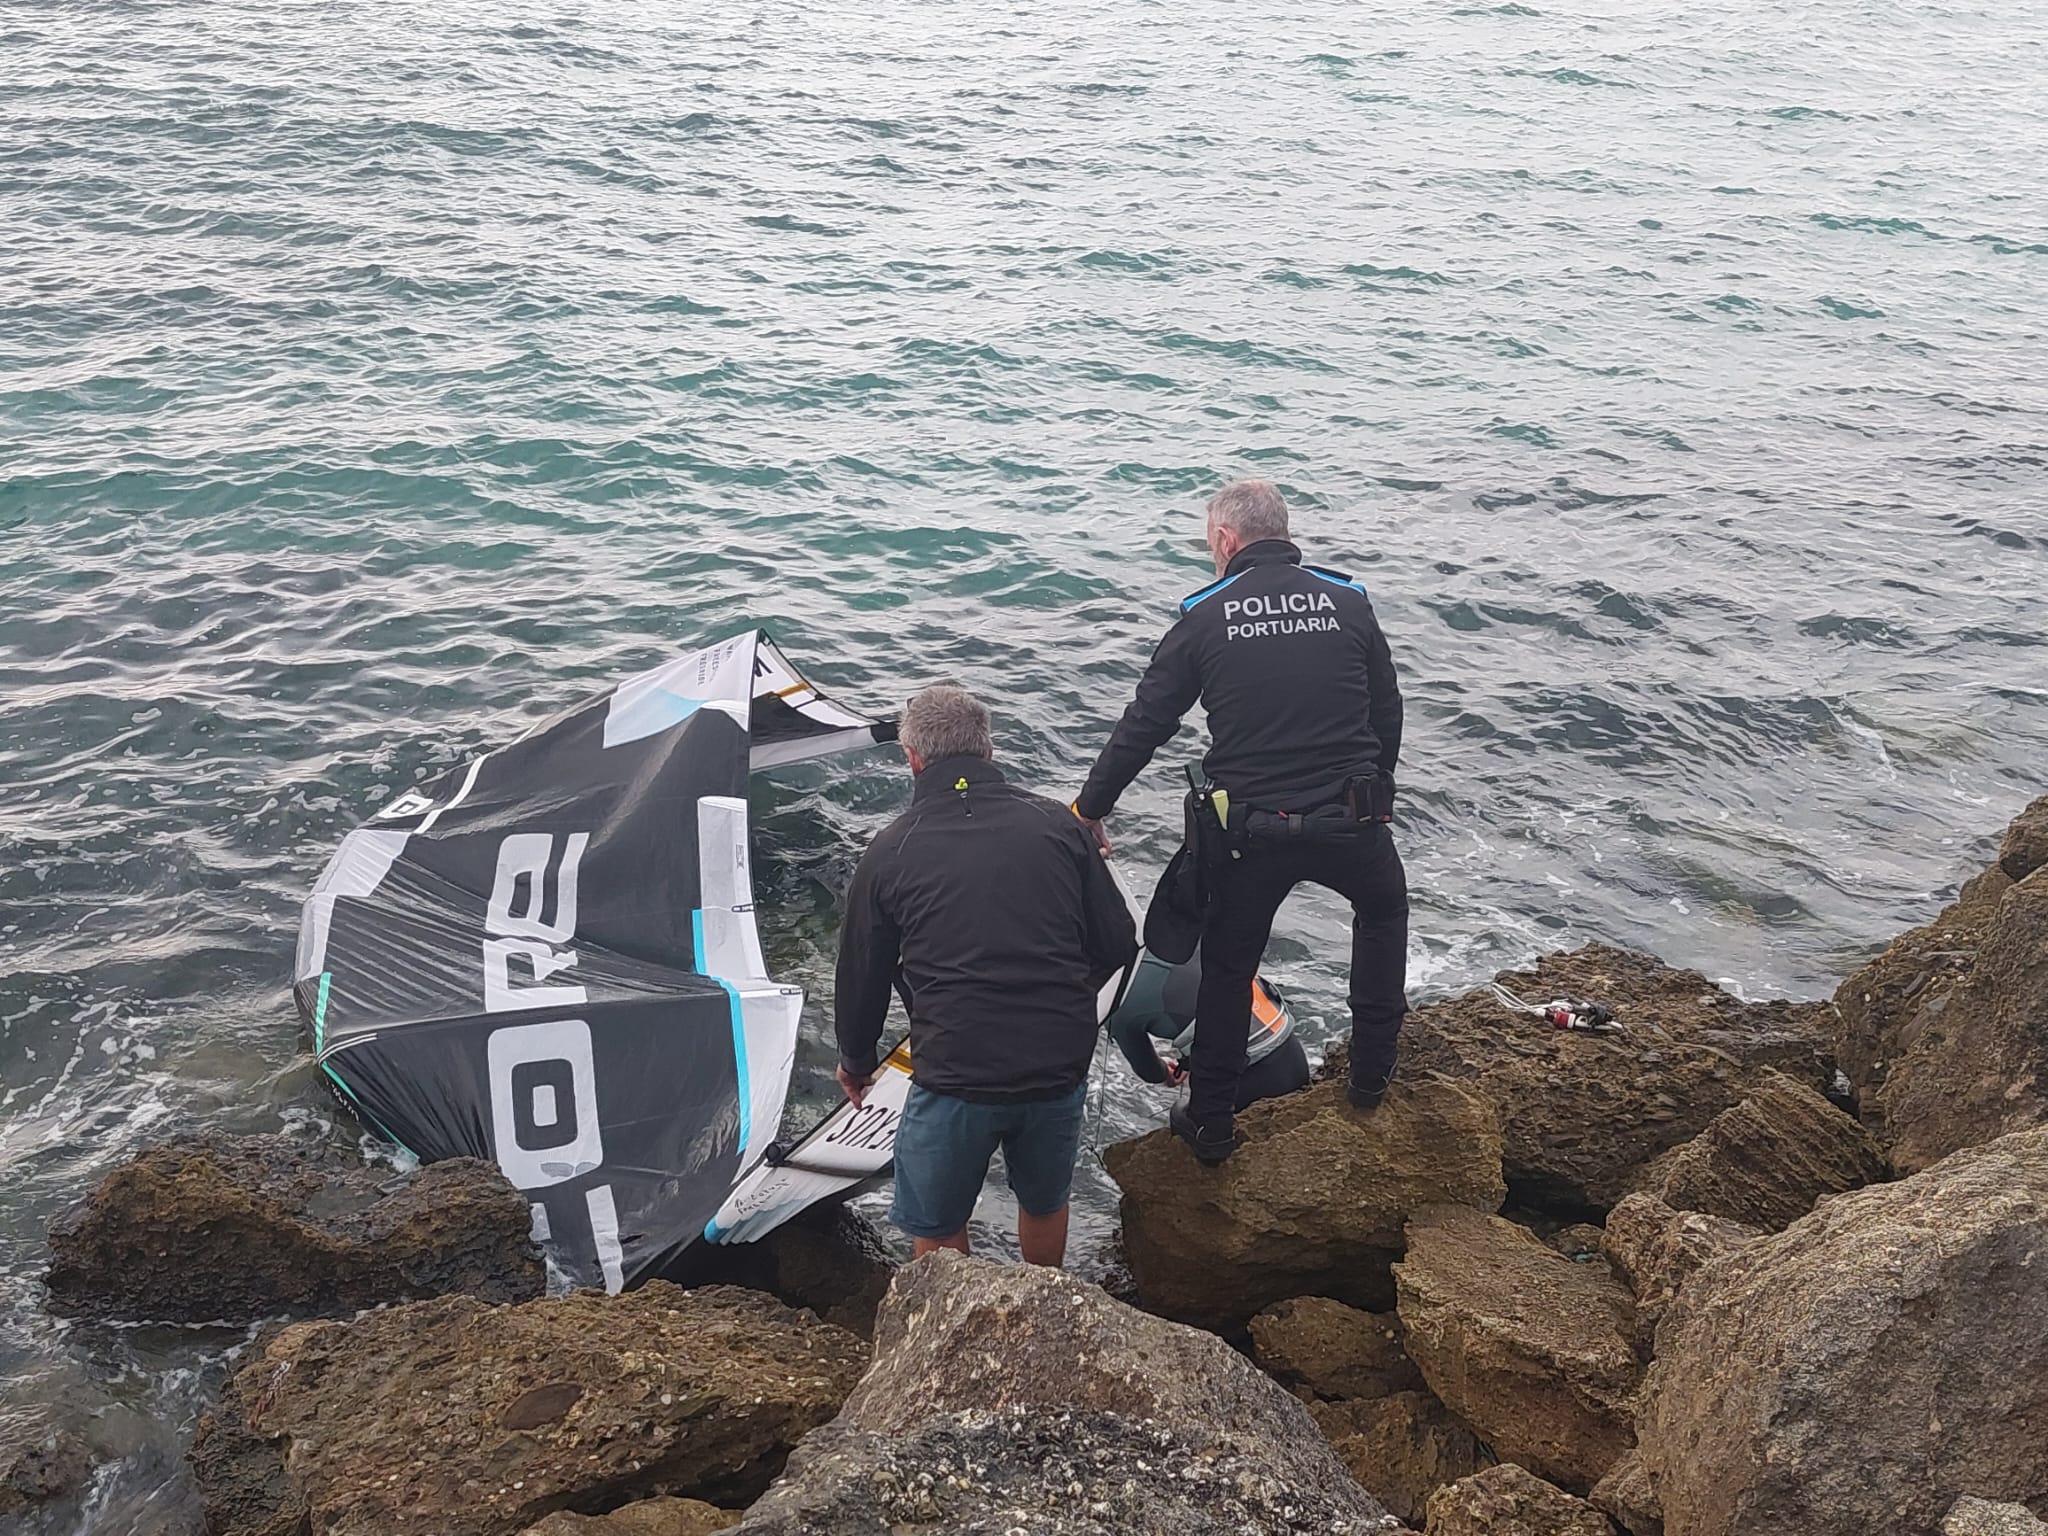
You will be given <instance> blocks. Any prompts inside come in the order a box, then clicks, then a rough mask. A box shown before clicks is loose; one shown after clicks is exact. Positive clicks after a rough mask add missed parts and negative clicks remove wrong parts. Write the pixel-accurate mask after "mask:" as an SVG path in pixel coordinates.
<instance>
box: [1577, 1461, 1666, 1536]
mask: <svg viewBox="0 0 2048 1536" xmlns="http://www.w3.org/2000/svg"><path fill="white" fill-rule="evenodd" d="M1586 1502H1587V1503H1589V1504H1591V1505H1592V1506H1593V1507H1594V1508H1595V1509H1597V1510H1599V1511H1600V1513H1601V1514H1603V1515H1605V1516H1607V1518H1608V1519H1610V1520H1612V1521H1613V1522H1614V1523H1615V1524H1616V1525H1618V1526H1620V1527H1621V1528H1622V1529H1623V1530H1624V1531H1627V1532H1628V1536H1664V1503H1663V1500H1661V1499H1660V1498H1658V1496H1657V1483H1656V1479H1654V1478H1653V1477H1651V1476H1650V1468H1649V1466H1648V1464H1647V1463H1646V1462H1645V1461H1644V1460H1643V1453H1642V1452H1641V1451H1640V1450H1634V1451H1630V1452H1629V1453H1628V1454H1627V1455H1626V1456H1624V1457H1622V1458H1621V1460H1619V1461H1617V1462H1616V1463H1615V1464H1614V1465H1613V1466H1612V1467H1610V1468H1608V1470H1607V1475H1606V1476H1605V1477H1603V1478H1601V1479H1600V1481H1599V1482H1598V1483H1596V1484H1594V1485H1593V1491H1592V1492H1591V1493H1589V1494H1587V1495H1586Z"/></svg>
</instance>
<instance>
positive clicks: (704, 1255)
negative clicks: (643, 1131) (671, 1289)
mask: <svg viewBox="0 0 2048 1536" xmlns="http://www.w3.org/2000/svg"><path fill="white" fill-rule="evenodd" d="M896 1269H897V1259H896V1256H895V1254H894V1253H892V1252H891V1251H890V1248H889V1243H888V1239H887V1238H885V1237H884V1236H883V1235H882V1233H881V1231H880V1230H879V1229H878V1228H877V1227H876V1226H875V1224H874V1223H873V1222H871V1221H869V1220H868V1219H867V1218H866V1217H865V1216H862V1215H861V1214H860V1213H859V1212H857V1211H852V1210H849V1209H847V1208H846V1207H845V1206H843V1205H823V1206H815V1205H814V1206H812V1207H811V1208H810V1209H809V1210H807V1211H804V1212H802V1213H801V1214H799V1215H798V1216H796V1217H795V1218H794V1219H793V1220H791V1221H788V1222H785V1223H784V1224H783V1225H782V1226H779V1227H777V1228H776V1229H775V1230H774V1231H773V1232H770V1233H769V1234H768V1235H767V1236H766V1237H764V1238H762V1239H761V1240H760V1241H759V1242H754V1243H727V1244H718V1243H697V1244H695V1245H693V1246H692V1247H690V1248H688V1249H686V1250H684V1252H683V1255H682V1257H681V1258H680V1259H679V1260H678V1261H677V1262H676V1264H675V1265H674V1266H673V1267H672V1268H671V1269H670V1270H669V1271H668V1272H666V1273H665V1274H664V1276H663V1278H664V1279H668V1280H673V1281H675V1282H676V1283H677V1284H678V1285H744V1286H747V1287H749V1288H751V1289H753V1290H757V1291H767V1292H768V1293H769V1294H771V1295H773V1296H776V1297H778V1298H780V1299H781V1300H782V1301H785V1302H787V1303H788V1304H789V1305H790V1306H792V1307H809V1308H810V1309H811V1310H812V1311H813V1312H815V1313H817V1314H818V1316H820V1317H822V1318H823V1319H825V1321H826V1322H828V1323H837V1324H838V1325H839V1326H840V1327H842V1328H846V1329H850V1330H851V1331H852V1332H854V1333H857V1334H859V1335H860V1336H861V1337H862V1338H864V1339H865V1338H868V1337H870V1336H871V1335H872V1334H873V1333H874V1331H875V1308H877V1307H879V1306H880V1305H881V1304H882V1296H883V1294H884V1293H885V1292H886V1291H887V1290H888V1289H889V1282H890V1281H891V1280H892V1279H894V1278H895V1275H896Z"/></svg>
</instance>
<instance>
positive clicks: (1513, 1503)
mask: <svg viewBox="0 0 2048 1536" xmlns="http://www.w3.org/2000/svg"><path fill="white" fill-rule="evenodd" d="M1428 1532H1429V1536H1614V1527H1613V1526H1611V1525H1609V1524H1608V1523H1607V1519H1606V1517H1605V1516H1603V1515H1602V1514H1601V1513H1600V1511H1599V1510H1597V1509H1595V1508H1593V1506H1592V1505H1590V1504H1588V1503H1587V1502H1586V1501H1585V1500H1584V1499H1575V1498H1573V1497H1572V1496H1571V1495H1570V1494H1568V1493H1566V1492H1565V1491H1564V1490H1563V1489H1562V1488H1553V1487H1551V1485H1550V1484H1548V1483H1546V1482H1544V1481H1543V1480H1542V1479H1541V1478H1539V1477H1532V1476H1530V1475H1529V1473H1527V1472H1526V1471H1524V1470H1523V1469H1522V1468H1520V1467H1517V1466H1513V1465H1510V1464H1508V1463H1505V1462H1503V1463H1502V1464H1501V1465H1499V1466H1497V1467H1488V1468H1487V1469H1486V1470H1485V1471H1484V1472H1480V1473H1476V1474H1475V1475H1473V1476H1471V1477H1468V1478H1466V1479H1465V1480H1464V1481H1463V1482H1458V1483H1453V1484H1452V1485H1451V1486H1450V1487H1448V1488H1445V1489H1442V1490H1440V1491H1439V1492H1437V1493H1434V1494H1432V1495H1430V1500H1429V1526H1428Z"/></svg>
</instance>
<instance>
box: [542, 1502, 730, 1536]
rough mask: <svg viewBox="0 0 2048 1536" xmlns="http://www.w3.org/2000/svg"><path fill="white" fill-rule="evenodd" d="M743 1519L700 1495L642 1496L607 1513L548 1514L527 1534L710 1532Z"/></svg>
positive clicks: (703, 1535)
mask: <svg viewBox="0 0 2048 1536" xmlns="http://www.w3.org/2000/svg"><path fill="white" fill-rule="evenodd" d="M739 1523H740V1515H739V1512H738V1511H735V1510H729V1509H720V1508H719V1507H718V1506H717V1505H716V1504H706V1503H705V1502H704V1501H703V1500H701V1499H642V1500H640V1501H639V1502H638V1503H636V1504H627V1505H624V1506H622V1507H621V1508H619V1509H615V1510H613V1511H612V1512H611V1513H610V1514H608V1515H575V1514H571V1513H569V1512H568V1511H567V1510H561V1511H558V1512H557V1513H555V1514H552V1515H549V1516H548V1517H547V1519H545V1520H543V1521H541V1523H540V1524H539V1525H536V1526H534V1527H533V1528H532V1529H531V1530H529V1531H528V1532H527V1533H526V1536H711V1533H712V1532H713V1531H723V1530H728V1529H730V1528H731V1527H733V1526H735V1525H738V1524H739Z"/></svg>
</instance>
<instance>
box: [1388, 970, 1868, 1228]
mask: <svg viewBox="0 0 2048 1536" xmlns="http://www.w3.org/2000/svg"><path fill="white" fill-rule="evenodd" d="M1499 979H1500V981H1501V982H1502V983H1503V984H1504V985H1505V986H1507V987H1508V988H1509V990H1511V991H1513V992H1515V993H1517V994H1519V995H1521V996H1522V997H1524V998H1527V999H1530V1000H1532V1001H1536V1002H1543V1001H1547V1000H1549V999H1550V998H1553V997H1558V996H1577V997H1585V998H1589V999H1591V1000H1592V1001H1595V1002H1599V1003H1604V1004H1606V1005H1607V1006H1609V1007H1611V1008H1613V1009H1614V1010H1615V1012H1616V1014H1617V1015H1618V1017H1619V1019H1620V1022H1621V1023H1622V1025H1623V1027H1624V1028H1625V1029H1626V1030H1627V1033H1626V1034H1623V1035H1587V1034H1578V1033H1571V1032H1565V1031H1559V1030H1554V1029H1552V1028H1550V1026H1549V1025H1547V1024H1546V1023H1544V1022H1543V1021H1542V1020H1540V1019H1533V1018H1529V1017H1527V1016H1526V1015H1522V1014H1516V1013H1512V1012H1509V1011H1508V1010H1507V1009H1506V1008H1504V1007H1502V1006H1501V1004H1500V1002H1499V1001H1498V1000H1497V999H1496V998H1495V997H1494V996H1493V995H1492V994H1491V993H1490V992H1487V991H1484V990H1480V991H1476V992H1468V993H1466V994H1465V995H1463V996H1462V997H1457V998H1453V999H1451V1000H1449V1001H1448V1002H1443V1003H1434V1004H1431V1005H1430V1006H1428V1007H1426V1008H1421V1009H1418V1010H1416V1012H1415V1013H1413V1014H1412V1015H1410V1017H1409V1019H1408V1022H1407V1025H1406V1026H1405V1028H1404V1029H1403V1031H1402V1035H1401V1071H1402V1072H1403V1073H1417V1072H1425V1071H1434V1072H1439V1073H1443V1074H1445V1075H1446V1076H1449V1077H1451V1078H1454V1079H1456V1080H1458V1081H1460V1082H1463V1083H1466V1084H1468V1085H1470V1086H1471V1087H1473V1088H1474V1089H1475V1090H1476V1091H1477V1092H1479V1093H1480V1094H1481V1095H1482V1096H1483V1097H1484V1098H1486V1100H1487V1101H1488V1102H1489V1103H1491V1104H1492V1105H1493V1106H1494V1109H1495V1110H1496V1112H1497V1113H1498V1115H1499V1118H1500V1129H1501V1145H1502V1155H1503V1157H1504V1159H1505V1166H1506V1174H1507V1182H1508V1190H1509V1193H1510V1195H1511V1197H1512V1198H1513V1199H1514V1201H1515V1202H1516V1203H1517V1204H1518V1205H1524V1206H1527V1207H1529V1208H1531V1209H1534V1210H1539V1211H1546V1212H1552V1213H1556V1214H1559V1215H1563V1216H1567V1217H1573V1218H1589V1217H1597V1216H1599V1215H1600V1214H1601V1213H1604V1212H1605V1211H1607V1210H1608V1209H1609V1208H1610V1207H1612V1206H1613V1205H1615V1204H1616V1203H1617V1202H1618V1201H1619V1200H1620V1199H1621V1197H1622V1196H1623V1195H1625V1194H1627V1193H1628V1192H1629V1191H1630V1190H1631V1189H1633V1188H1634V1187H1635V1186H1636V1184H1637V1182H1638V1181H1639V1180H1640V1178H1641V1176H1642V1170H1643V1169H1644V1168H1645V1167H1646V1166H1647V1165H1648V1164H1649V1163H1650V1162H1651V1160H1652V1159H1654V1158H1655V1157H1657V1156H1658V1155H1659V1154H1660V1153H1663V1152H1666V1151H1668V1150H1670V1149H1671V1148H1672V1147H1675V1146H1678V1145H1679V1144H1680V1143H1682V1142H1685V1141H1689V1140H1691V1139H1692V1138H1693V1137H1694V1136H1696V1135H1698V1134H1699V1132H1700V1131H1701V1130H1703V1129H1705V1127H1706V1125H1707V1122H1708V1121H1710V1120H1712V1119H1713V1118H1714V1116H1716V1115H1718V1114H1720V1113H1721V1112H1722V1111H1723V1110H1725V1109H1729V1108H1732V1107H1733V1106H1735V1105H1736V1104H1739V1103H1740V1102H1741V1101H1742V1100H1743V1099H1744V1098H1745V1097H1747V1096H1748V1095H1749V1093H1750V1091H1751V1089H1752V1088H1753V1087H1754V1086H1755V1084H1756V1082H1757V1081H1758V1079H1759V1078H1760V1077H1761V1075H1762V1074H1763V1072H1764V1071H1765V1070H1766V1069H1772V1068H1775V1069H1776V1070H1778V1071H1781V1072H1784V1073H1786V1074H1787V1075H1789V1076H1791V1077H1793V1078H1795V1079H1796V1080H1798V1081H1800V1082H1802V1083H1807V1084H1809V1085H1811V1086H1813V1087H1814V1088H1816V1089H1820V1088H1824V1087H1826V1086H1827V1085H1828V1084H1830V1083H1831V1082H1832V1081H1833V1079H1834V1060H1833V1049H1832V1046H1833V1032H1834V1019H1833V1009H1832V1008H1831V1007H1830V1006H1829V1005H1828V1004H1826V1003H1786V1002H1766V1003H1745V1002H1743V1001H1741V1000H1740V999H1738V998H1736V997H1734V996H1732V995H1731V994H1729V993H1727V992H1724V991H1722V990H1721V989H1720V988H1718V987H1716V986H1714V985H1713V984H1712V983H1711V982H1709V981H1708V980H1707V979H1706V978H1705V977H1703V976H1701V975H1699V974H1698V973H1697V972H1695V971H1681V970H1674V969H1672V968H1671V967H1670V966H1668V965H1665V964H1664V963H1663V962H1662V961H1660V960H1657V959H1655V958H1653V957H1652V956H1649V955H1639V954H1633V953H1631V952H1629V951H1627V950H1622V949H1615V948H1613V947H1611V946H1609V945H1605V944H1590V945H1587V946H1586V947H1585V948H1583V949H1577V950H1573V951H1572V952H1570V953H1569V954H1556V955H1549V956H1546V957H1545V958H1544V959H1542V960H1539V961H1538V962H1537V963H1536V964H1535V965H1534V966H1533V967H1531V968H1530V969H1527V970H1518V971H1504V972H1502V973H1501V976H1500V978H1499Z"/></svg>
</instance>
